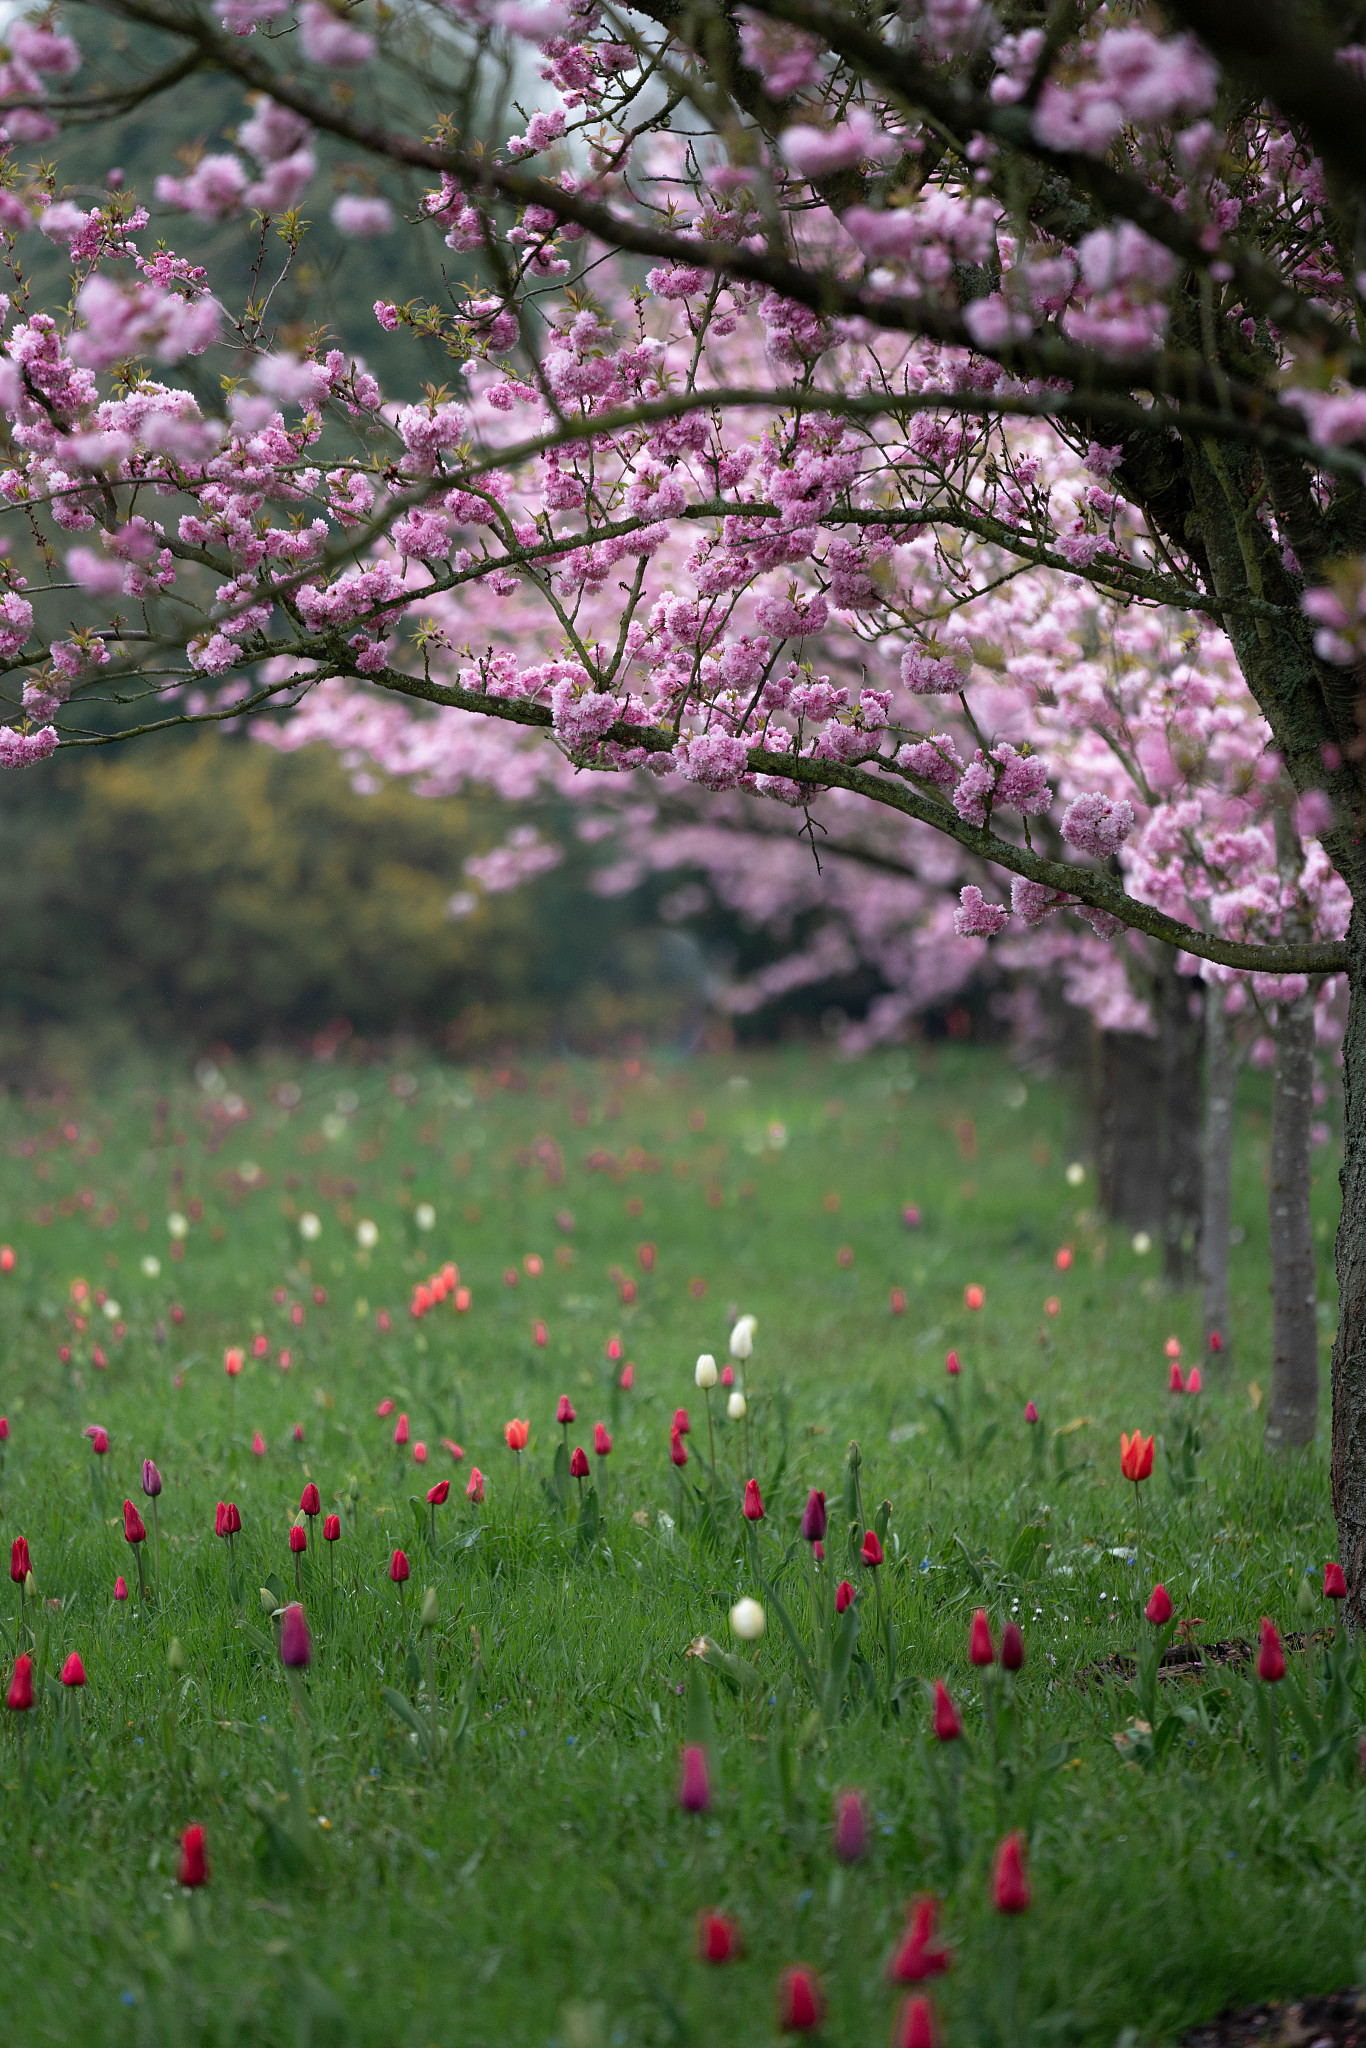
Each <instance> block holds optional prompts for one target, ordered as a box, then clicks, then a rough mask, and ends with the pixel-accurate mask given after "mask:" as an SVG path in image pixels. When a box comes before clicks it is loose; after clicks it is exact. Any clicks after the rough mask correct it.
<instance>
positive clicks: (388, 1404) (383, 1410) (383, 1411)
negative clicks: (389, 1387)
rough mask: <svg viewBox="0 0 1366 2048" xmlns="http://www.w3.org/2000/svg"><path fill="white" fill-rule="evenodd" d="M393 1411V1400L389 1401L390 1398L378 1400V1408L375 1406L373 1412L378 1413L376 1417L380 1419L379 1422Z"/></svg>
mask: <svg viewBox="0 0 1366 2048" xmlns="http://www.w3.org/2000/svg"><path fill="white" fill-rule="evenodd" d="M393 1412H394V1404H393V1402H392V1401H390V1400H384V1401H381V1402H380V1404H379V1406H378V1408H376V1410H375V1413H376V1415H378V1417H379V1419H380V1421H381V1422H383V1421H384V1419H385V1417H386V1416H389V1415H392V1414H393Z"/></svg>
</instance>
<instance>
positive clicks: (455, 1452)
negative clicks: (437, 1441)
mask: <svg viewBox="0 0 1366 2048" xmlns="http://www.w3.org/2000/svg"><path fill="white" fill-rule="evenodd" d="M441 1448H442V1450H443V1451H449V1452H450V1454H451V1456H452V1457H453V1458H454V1460H455V1462H456V1464H457V1465H458V1464H459V1463H460V1460H461V1459H462V1458H463V1457H464V1455H465V1451H464V1446H463V1445H461V1444H458V1443H456V1441H455V1439H454V1437H449V1436H443V1437H442V1439H441Z"/></svg>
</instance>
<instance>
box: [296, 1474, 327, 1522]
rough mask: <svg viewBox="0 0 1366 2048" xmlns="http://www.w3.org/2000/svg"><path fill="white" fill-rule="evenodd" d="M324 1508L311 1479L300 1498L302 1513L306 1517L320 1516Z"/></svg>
mask: <svg viewBox="0 0 1366 2048" xmlns="http://www.w3.org/2000/svg"><path fill="white" fill-rule="evenodd" d="M322 1506H323V1504H322V1500H321V1499H320V1497H319V1494H318V1489H317V1487H316V1486H315V1485H314V1484H313V1481H312V1480H311V1479H310V1480H309V1482H308V1484H307V1486H306V1487H305V1488H304V1490H303V1493H302V1494H301V1495H300V1497H299V1508H300V1511H301V1512H302V1513H303V1514H305V1515H320V1514H321V1513H322Z"/></svg>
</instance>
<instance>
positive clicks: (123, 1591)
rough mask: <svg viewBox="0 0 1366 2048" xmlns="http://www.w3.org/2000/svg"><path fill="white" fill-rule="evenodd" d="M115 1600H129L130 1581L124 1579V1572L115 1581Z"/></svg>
mask: <svg viewBox="0 0 1366 2048" xmlns="http://www.w3.org/2000/svg"><path fill="white" fill-rule="evenodd" d="M114 1598H115V1599H116V1600H126V1599H127V1598H128V1581H127V1580H126V1579H125V1578H124V1576H123V1573H122V1572H120V1573H119V1575H118V1577H117V1578H116V1579H115V1581H114Z"/></svg>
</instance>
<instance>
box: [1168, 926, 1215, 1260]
mask: <svg viewBox="0 0 1366 2048" xmlns="http://www.w3.org/2000/svg"><path fill="white" fill-rule="evenodd" d="M1202 990H1203V984H1202V983H1201V982H1199V981H1193V980H1191V979H1190V978H1189V977H1188V976H1186V975H1183V974H1178V973H1177V971H1176V960H1175V958H1174V956H1173V955H1172V954H1171V953H1169V952H1164V953H1163V955H1162V964H1161V968H1160V970H1159V975H1158V984H1157V1003H1158V1016H1159V1023H1160V1031H1161V1035H1160V1044H1161V1047H1162V1191H1163V1219H1162V1220H1163V1241H1164V1242H1163V1252H1164V1270H1165V1274H1166V1279H1167V1284H1168V1286H1170V1287H1185V1286H1186V1285H1187V1283H1188V1282H1189V1280H1190V1279H1191V1276H1192V1273H1193V1272H1194V1269H1195V1263H1196V1251H1197V1246H1198V1243H1199V1238H1200V1220H1201V1218H1200V1209H1201V1196H1200V1180H1201V1174H1200V1165H1201V1160H1200V1094H1201V1087H1200V1082H1201V1074H1200V1065H1201V1058H1200V1055H1201V1045H1202V1037H1203V1032H1204V1012H1203V1007H1202V1004H1201V1001H1200V995H1201V992H1202Z"/></svg>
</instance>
